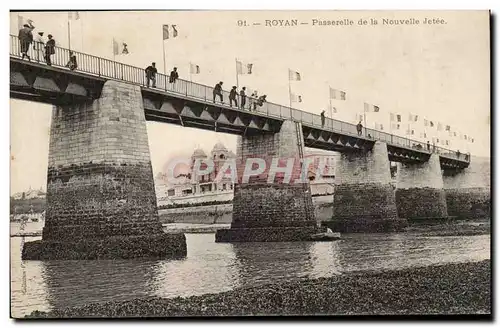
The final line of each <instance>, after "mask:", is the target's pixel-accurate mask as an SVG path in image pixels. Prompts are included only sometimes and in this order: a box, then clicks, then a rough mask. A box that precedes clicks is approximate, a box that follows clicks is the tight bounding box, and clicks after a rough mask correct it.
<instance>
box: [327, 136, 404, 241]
mask: <svg viewBox="0 0 500 328" xmlns="http://www.w3.org/2000/svg"><path fill="white" fill-rule="evenodd" d="M333 209H334V216H333V218H332V220H331V221H326V222H323V224H324V225H326V226H328V227H330V228H332V230H333V231H338V232H386V231H400V230H402V229H404V227H405V226H406V220H404V219H399V218H398V214H397V209H396V197H395V192H394V186H393V185H392V184H391V171H390V164H389V159H388V154H387V144H386V143H383V142H380V141H377V142H375V144H374V145H373V148H372V149H371V150H368V151H365V150H357V151H352V152H349V153H342V154H341V156H340V157H338V160H337V165H336V166H335V193H334V200H333Z"/></svg>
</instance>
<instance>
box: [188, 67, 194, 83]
mask: <svg viewBox="0 0 500 328" xmlns="http://www.w3.org/2000/svg"><path fill="white" fill-rule="evenodd" d="M191 67H192V63H191V62H189V81H190V82H193V70H192V69H191Z"/></svg>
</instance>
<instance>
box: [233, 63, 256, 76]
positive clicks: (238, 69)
mask: <svg viewBox="0 0 500 328" xmlns="http://www.w3.org/2000/svg"><path fill="white" fill-rule="evenodd" d="M243 67H246V69H245V70H244V69H243ZM252 69H253V64H246V65H245V64H243V63H242V62H241V61H239V60H237V61H236V74H240V75H243V74H252Z"/></svg>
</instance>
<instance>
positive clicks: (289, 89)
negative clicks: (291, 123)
mask: <svg viewBox="0 0 500 328" xmlns="http://www.w3.org/2000/svg"><path fill="white" fill-rule="evenodd" d="M288 99H290V108H292V84H291V82H290V69H288Z"/></svg>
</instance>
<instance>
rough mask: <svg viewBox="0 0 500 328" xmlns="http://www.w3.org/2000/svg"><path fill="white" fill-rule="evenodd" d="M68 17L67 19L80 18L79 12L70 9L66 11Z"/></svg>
mask: <svg viewBox="0 0 500 328" xmlns="http://www.w3.org/2000/svg"><path fill="white" fill-rule="evenodd" d="M68 19H69V20H79V19H80V13H79V12H78V11H75V12H72V11H70V12H69V13H68Z"/></svg>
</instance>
